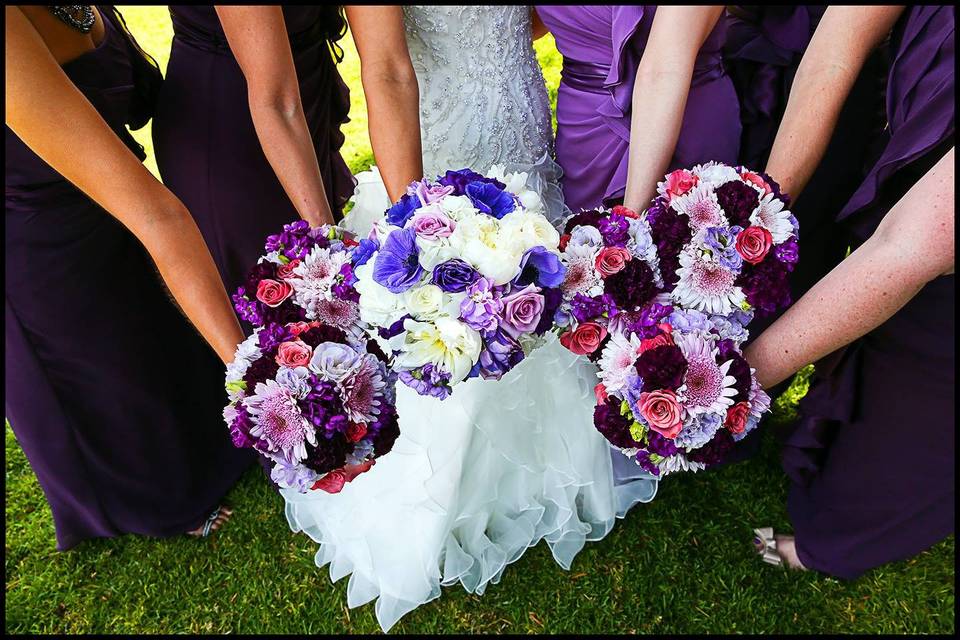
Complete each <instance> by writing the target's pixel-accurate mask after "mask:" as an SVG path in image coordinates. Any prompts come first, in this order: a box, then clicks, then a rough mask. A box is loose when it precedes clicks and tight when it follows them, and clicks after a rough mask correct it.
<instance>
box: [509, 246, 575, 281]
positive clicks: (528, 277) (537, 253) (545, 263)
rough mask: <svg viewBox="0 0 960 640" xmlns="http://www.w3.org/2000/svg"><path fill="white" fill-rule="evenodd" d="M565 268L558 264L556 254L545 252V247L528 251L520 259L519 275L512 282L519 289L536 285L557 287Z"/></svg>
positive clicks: (558, 260) (564, 273) (558, 259)
mask: <svg viewBox="0 0 960 640" xmlns="http://www.w3.org/2000/svg"><path fill="white" fill-rule="evenodd" d="M566 273H567V268H566V267H564V266H563V264H562V263H561V262H560V258H559V257H557V255H556V254H554V253H552V252H550V251H547V249H546V248H545V247H539V246H537V247H533V248H532V249H528V250H527V252H526V253H524V254H523V257H522V258H520V275H518V276H517V277H516V279H515V280H514V282H515V283H516V284H518V285H520V286H521V287H525V286H527V285H529V284H537V285H539V286H541V287H559V286H560V285H561V284H563V278H564V276H565V275H566Z"/></svg>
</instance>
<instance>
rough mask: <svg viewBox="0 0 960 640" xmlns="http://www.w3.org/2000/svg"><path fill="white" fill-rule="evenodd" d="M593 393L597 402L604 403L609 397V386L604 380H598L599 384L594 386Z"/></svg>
mask: <svg viewBox="0 0 960 640" xmlns="http://www.w3.org/2000/svg"><path fill="white" fill-rule="evenodd" d="M593 395H594V396H596V398H597V404H603V403H604V402H606V401H607V398H608V397H609V396H608V395H607V388H606V387H605V386H603V383H602V382H598V383H597V386H595V387H594V388H593Z"/></svg>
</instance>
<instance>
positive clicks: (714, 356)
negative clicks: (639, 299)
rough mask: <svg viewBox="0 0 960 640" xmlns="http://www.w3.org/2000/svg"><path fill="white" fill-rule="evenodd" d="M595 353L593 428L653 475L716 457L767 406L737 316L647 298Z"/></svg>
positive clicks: (707, 462)
mask: <svg viewBox="0 0 960 640" xmlns="http://www.w3.org/2000/svg"><path fill="white" fill-rule="evenodd" d="M644 315H645V317H646V318H648V319H649V320H650V321H651V322H650V323H648V324H646V325H639V324H638V325H633V326H631V327H630V328H629V329H627V330H626V331H624V332H622V333H614V334H613V335H612V336H611V338H610V341H609V342H608V344H607V346H606V347H605V348H604V349H603V354H602V356H601V358H600V373H599V376H600V380H601V382H600V384H598V385H597V387H596V389H595V392H596V395H597V407H596V408H595V409H594V418H593V420H594V426H596V428H597V430H598V431H600V433H602V434H603V435H604V437H606V438H607V440H609V441H610V443H612V444H613V445H614V446H616V447H617V448H619V449H620V451H621V452H623V453H624V454H625V455H627V456H630V457H633V458H634V459H635V460H636V461H637V463H638V464H639V465H640V466H641V467H643V468H644V469H646V470H647V471H649V472H651V473H653V474H654V475H656V476H663V475H666V474H668V473H671V472H674V471H678V470H689V471H697V470H699V469H703V468H705V467H707V466H710V465H712V464H716V463H717V462H719V461H721V460H722V459H723V457H724V456H725V455H726V453H727V452H728V451H729V450H730V449H731V447H732V446H733V442H734V441H737V440H740V439H741V438H743V437H744V436H746V435H747V433H749V432H750V431H751V430H753V429H754V428H755V427H756V426H757V423H758V422H759V421H760V417H761V416H762V414H763V413H764V412H766V411H768V410H769V409H770V398H769V397H768V396H767V394H766V393H764V391H763V389H761V388H760V386H759V385H758V384H757V381H756V377H755V376H754V375H753V369H751V368H750V366H749V365H748V364H747V361H746V360H744V358H743V356H742V355H741V353H740V346H739V345H740V342H741V341H742V339H743V338H744V337H745V336H746V331H745V330H744V328H743V326H742V325H741V324H739V322H738V321H737V320H735V319H730V320H725V319H724V318H723V317H722V316H713V317H711V316H708V315H707V314H705V313H702V312H699V311H695V310H681V309H675V308H673V307H671V306H669V305H661V304H657V303H653V304H652V305H651V306H650V307H649V308H647V309H645V310H644Z"/></svg>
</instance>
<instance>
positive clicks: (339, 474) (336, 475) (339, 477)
mask: <svg viewBox="0 0 960 640" xmlns="http://www.w3.org/2000/svg"><path fill="white" fill-rule="evenodd" d="M345 484H347V474H346V473H345V472H344V471H343V469H336V470H334V471H331V472H330V473H328V474H327V475H325V476H323V477H322V478H320V479H319V480H317V481H316V482H314V483H313V486H312V487H310V488H311V489H314V490H316V489H319V490H321V491H326V492H327V493H340V491H341V490H342V489H343V486H344V485H345Z"/></svg>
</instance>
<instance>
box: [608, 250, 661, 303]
mask: <svg viewBox="0 0 960 640" xmlns="http://www.w3.org/2000/svg"><path fill="white" fill-rule="evenodd" d="M604 282H605V286H604V288H605V289H606V292H607V293H609V294H610V296H611V297H612V298H613V300H614V302H616V303H617V308H618V309H621V310H624V311H629V310H634V309H638V308H640V307H641V306H643V305H645V304H647V303H648V302H650V301H651V300H653V298H654V296H656V295H657V285H656V284H655V283H654V282H653V271H652V270H651V269H650V266H649V265H648V264H647V263H646V261H644V260H631V261H630V262H628V263H627V264H626V265H625V266H624V268H623V269H621V270H620V271H618V272H616V273H615V274H613V275H612V276H610V277H609V278H607V279H606V280H605V281H604Z"/></svg>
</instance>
